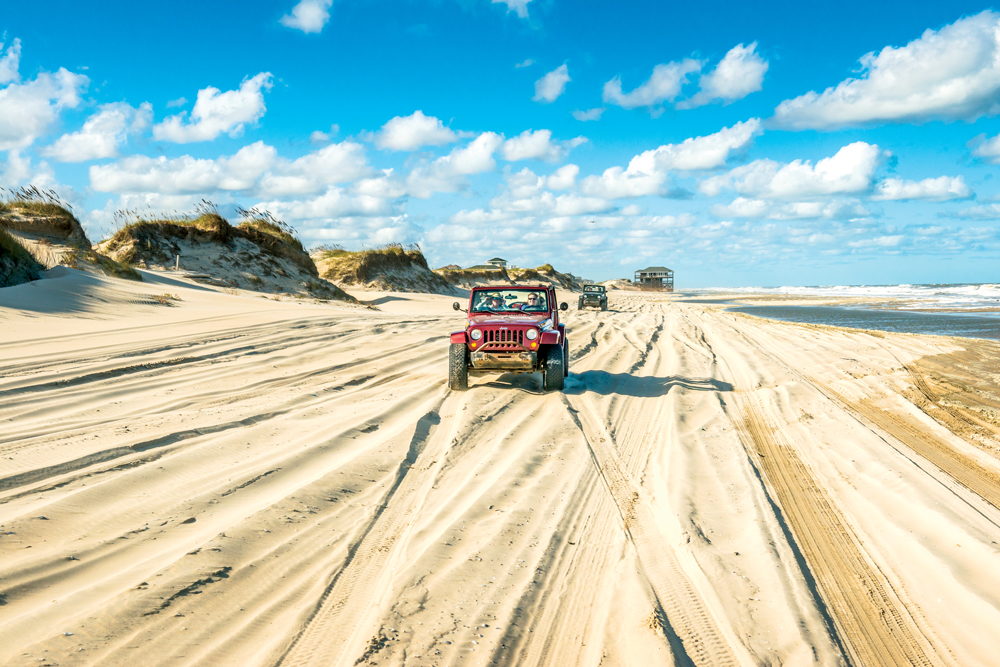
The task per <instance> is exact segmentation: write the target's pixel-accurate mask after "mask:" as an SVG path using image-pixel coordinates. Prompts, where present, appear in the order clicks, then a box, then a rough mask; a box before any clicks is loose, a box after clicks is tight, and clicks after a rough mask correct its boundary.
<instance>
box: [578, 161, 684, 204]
mask: <svg viewBox="0 0 1000 667" xmlns="http://www.w3.org/2000/svg"><path fill="white" fill-rule="evenodd" d="M580 191H581V192H583V193H584V194H586V195H590V196H593V197H604V198H607V199H622V198H625V197H643V196H646V195H664V194H666V193H667V173H666V172H665V171H661V170H658V169H657V170H653V171H648V172H647V171H640V170H633V169H622V168H621V167H609V168H608V169H605V170H604V172H603V173H602V174H601V175H600V176H588V177H587V178H585V179H583V182H582V183H581V184H580Z"/></svg>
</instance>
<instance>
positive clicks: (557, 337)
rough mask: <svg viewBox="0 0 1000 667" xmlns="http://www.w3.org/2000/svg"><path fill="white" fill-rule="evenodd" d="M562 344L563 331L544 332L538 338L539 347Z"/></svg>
mask: <svg viewBox="0 0 1000 667" xmlns="http://www.w3.org/2000/svg"><path fill="white" fill-rule="evenodd" d="M560 343H562V331H543V332H542V335H541V336H539V337H538V344H539V345H559V344H560Z"/></svg>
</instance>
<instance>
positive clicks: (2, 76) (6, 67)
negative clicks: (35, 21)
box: [0, 39, 21, 84]
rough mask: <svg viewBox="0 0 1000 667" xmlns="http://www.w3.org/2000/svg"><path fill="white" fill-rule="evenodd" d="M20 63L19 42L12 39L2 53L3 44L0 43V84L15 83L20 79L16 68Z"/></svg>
mask: <svg viewBox="0 0 1000 667" xmlns="http://www.w3.org/2000/svg"><path fill="white" fill-rule="evenodd" d="M20 62H21V40H19V39H14V41H13V42H11V43H10V46H8V47H7V50H6V53H5V52H4V44H3V42H0V84H5V83H10V82H12V81H17V80H18V78H20V75H19V74H18V68H19V67H20Z"/></svg>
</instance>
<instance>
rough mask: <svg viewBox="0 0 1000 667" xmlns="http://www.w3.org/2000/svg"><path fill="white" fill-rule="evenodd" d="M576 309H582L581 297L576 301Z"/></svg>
mask: <svg viewBox="0 0 1000 667" xmlns="http://www.w3.org/2000/svg"><path fill="white" fill-rule="evenodd" d="M576 309H577V310H583V299H580V301H578V302H577V306H576Z"/></svg>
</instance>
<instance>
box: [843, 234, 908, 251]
mask: <svg viewBox="0 0 1000 667" xmlns="http://www.w3.org/2000/svg"><path fill="white" fill-rule="evenodd" d="M903 238H904V237H903V235H902V234H889V235H885V236H876V237H874V238H870V239H861V240H858V241H849V242H848V243H847V245H848V246H850V247H851V248H895V247H896V246H898V245H899V244H900V243H902V242H903Z"/></svg>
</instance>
